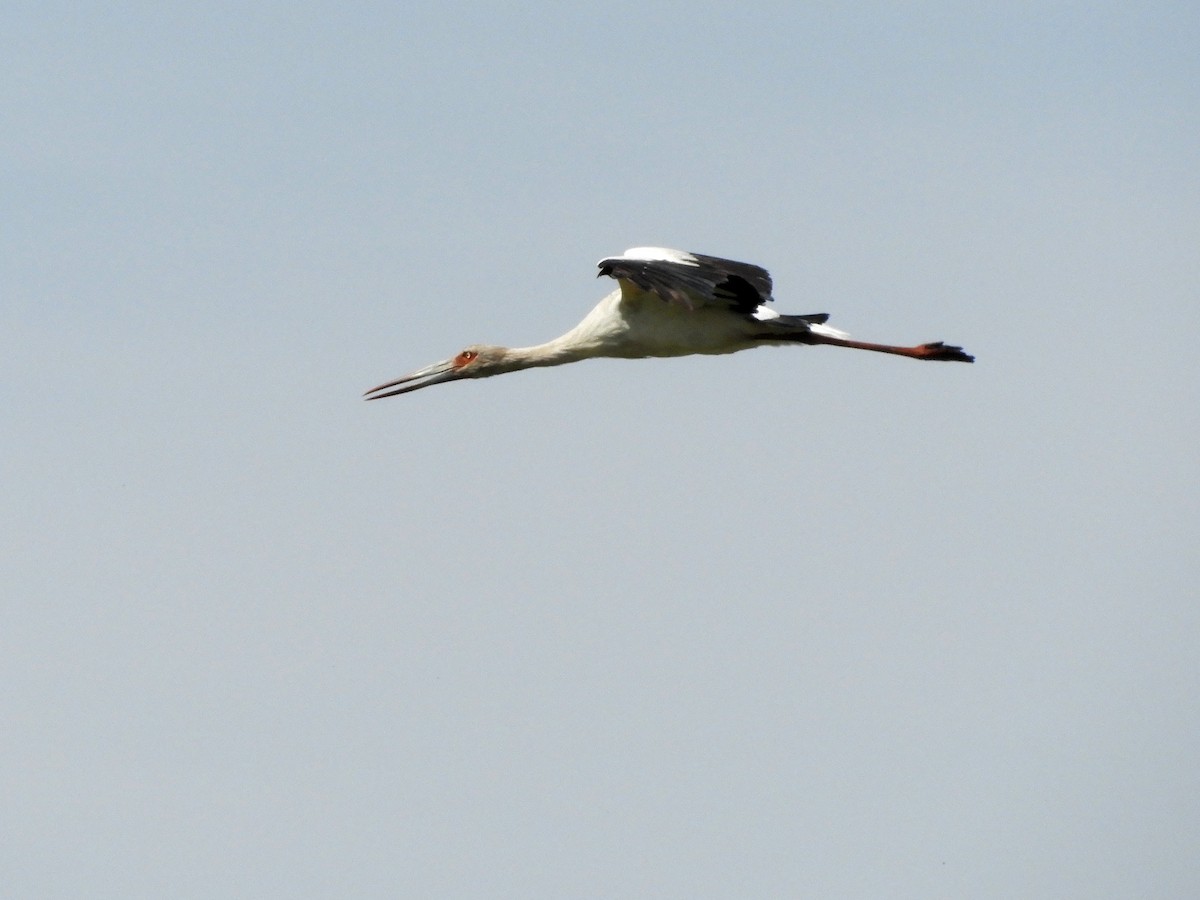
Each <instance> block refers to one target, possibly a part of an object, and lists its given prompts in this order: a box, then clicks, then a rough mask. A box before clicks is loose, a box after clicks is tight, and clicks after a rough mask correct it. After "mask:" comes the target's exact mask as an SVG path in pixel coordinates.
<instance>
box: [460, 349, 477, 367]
mask: <svg viewBox="0 0 1200 900" xmlns="http://www.w3.org/2000/svg"><path fill="white" fill-rule="evenodd" d="M478 355H479V354H478V353H476V352H475V351H474V350H464V351H463V352H462V353H460V354H458V356H457V357H455V359H454V362H455V365H459V366H465V365H466V364H467V363H469V362H471V361H473V360H474V359H475V357H477V356H478Z"/></svg>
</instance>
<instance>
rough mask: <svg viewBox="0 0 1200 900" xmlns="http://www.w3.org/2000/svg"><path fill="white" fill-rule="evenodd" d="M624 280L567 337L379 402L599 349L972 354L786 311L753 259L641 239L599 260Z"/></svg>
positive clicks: (498, 351) (459, 369)
mask: <svg viewBox="0 0 1200 900" xmlns="http://www.w3.org/2000/svg"><path fill="white" fill-rule="evenodd" d="M597 265H598V266H599V267H600V273H599V275H597V276H596V277H597V278H599V277H600V276H601V275H607V276H609V277H610V278H614V279H616V282H617V285H618V288H617V290H615V291H613V292H612V293H611V294H609V295H608V296H607V297H605V298H604V299H603V300H601V301H600V302H599V303H598V304H597V305H596V307H595V308H594V309H593V310H592V311H591V312H590V313H588V314H587V315H586V316H584V318H583V321H581V322H580V323H579V324H578V325H576V326H575V327H574V328H572V329H571V330H570V331H568V332H567V333H566V334H564V335H562V336H561V337H556V338H555V339H554V340H552V341H547V342H546V343H544V344H538V345H537V346H535V347H493V346H489V345H487V344H472V345H471V346H469V347H467V348H466V349H464V350H462V351H461V352H459V353H458V355H456V356H454V357H451V358H450V359H447V360H444V361H442V362H438V363H434V364H433V365H431V366H426V367H425V368H423V369H418V370H417V371H416V372H413V373H411V374H409V375H405V376H404V377H403V378H397V379H396V380H395V381H389V382H387V383H386V384H381V385H379V386H378V387H373V388H371V390H369V391H367V392H366V394H364V395H363V396H364V397H365V398H366V399H367V400H379V399H381V398H383V397H393V396H395V395H396V394H405V393H408V392H409V391H415V390H418V389H420V388H423V387H429V386H430V385H432V384H441V383H442V382H444V381H458V380H460V379H463V378H487V377H488V376H490V375H500V374H502V373H504V372H515V371H517V370H518V369H529V368H533V367H535V366H561V365H563V364H564V363H571V362H577V361H578V360H581V359H592V358H594V357H615V358H618V359H641V358H644V357H648V356H688V355H691V354H693V353H708V354H715V353H735V352H737V351H738V350H748V349H750V348H751V347H761V346H762V345H764V344H772V345H782V344H828V345H830V346H833V347H850V348H853V349H855V350H873V351H875V352H877V353H892V354H895V355H897V356H907V357H911V358H912V359H926V360H942V361H957V362H968V363H969V362H974V361H975V357H973V356H970V355H969V354H967V353H964V352H963V349H962V348H961V347H954V346H951V345H950V344H944V343H942V342H941V341H937V342H935V343H931V344H919V345H917V346H915V347H897V346H893V345H891V344H871V343H867V342H865V341H854V340H851V339H850V335H848V334H846V333H845V332H844V331H838V330H837V329H835V328H830V327H829V326H827V325H826V324H825V321H826V320H827V319H828V318H829V314H828V313H815V314H812V315H806V316H788V315H783V314H781V313H778V312H776V311H775V310H774V309H772V308H771V307H770V306H769V305H768V304H769V303H770V302H771V300H772V297H771V276H770V274H769V273H768V272H767V270H766V269H763V268H761V267H759V266H755V265H751V264H750V263H744V262H735V261H733V260H730V259H720V258H718V257H716V256H705V255H703V254H701V253H685V252H683V251H682V250H668V249H665V248H662V247H635V248H633V249H632V250H626V251H625V252H624V253H623V254H622V255H621V256H610V257H608V258H607V259H602V260H600V262H599V263H598V264H597Z"/></svg>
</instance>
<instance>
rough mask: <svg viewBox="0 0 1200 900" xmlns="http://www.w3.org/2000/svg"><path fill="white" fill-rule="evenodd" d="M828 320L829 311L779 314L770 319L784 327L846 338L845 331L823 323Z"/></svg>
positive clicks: (847, 335)
mask: <svg viewBox="0 0 1200 900" xmlns="http://www.w3.org/2000/svg"><path fill="white" fill-rule="evenodd" d="M828 320H829V313H813V314H811V315H807V316H782V315H781V316H779V317H778V318H775V319H771V320H770V322H771V324H772V325H782V326H784V328H800V329H803V330H804V331H807V332H810V333H812V334H821V335H824V336H825V337H831V338H848V337H850V335H849V334H848V333H847V332H845V331H839V330H838V329H836V328H830V327H829V326H828V325H826V324H825V323H826V322H827V321H828Z"/></svg>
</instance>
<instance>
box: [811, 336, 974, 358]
mask: <svg viewBox="0 0 1200 900" xmlns="http://www.w3.org/2000/svg"><path fill="white" fill-rule="evenodd" d="M804 343H806V344H830V345H832V346H834V347H850V348H851V349H854V350H873V351H874V352H876V353H893V354H895V355H896V356H907V357H909V358H910V359H930V360H940V361H947V362H948V361H956V362H975V357H973V356H971V355H970V354H969V353H964V352H963V348H962V347H954V346H952V345H950V344H944V343H942V342H941V341H935V342H934V343H932V344H919V345H918V346H916V347H894V346H892V345H891V344H871V343H868V342H866V341H852V340H850V339H848V338H838V337H830V336H828V335H824V334H814V333H809V334H808V335H806V336H805V339H804Z"/></svg>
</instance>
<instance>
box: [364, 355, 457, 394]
mask: <svg viewBox="0 0 1200 900" xmlns="http://www.w3.org/2000/svg"><path fill="white" fill-rule="evenodd" d="M462 377H463V376H462V375H461V374H459V371H458V369H456V368H454V360H452V359H447V360H444V361H443V362H439V363H434V364H433V365H432V366H426V367H425V368H424V369H418V370H417V371H416V372H413V373H412V374H411V375H405V376H404V377H403V378H397V379H396V380H395V381H389V382H388V383H387V384H381V385H379V386H378V387H373V388H371V389H370V390H369V391H367V392H366V393H365V394H363V399H364V400H382V399H383V398H384V397H394V396H396V395H397V394H407V393H408V392H409V391H416V390H420V389H421V388H423V387H429V386H430V385H431V384H441V383H442V382H443V381H457V380H458V379H460V378H462ZM389 388H390V389H391V390H389ZM381 392H382V393H381Z"/></svg>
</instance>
